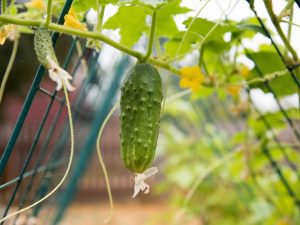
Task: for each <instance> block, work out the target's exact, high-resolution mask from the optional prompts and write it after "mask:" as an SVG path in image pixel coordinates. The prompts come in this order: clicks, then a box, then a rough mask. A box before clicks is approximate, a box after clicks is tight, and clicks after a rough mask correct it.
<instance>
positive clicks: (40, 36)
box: [34, 28, 58, 68]
mask: <svg viewBox="0 0 300 225" xmlns="http://www.w3.org/2000/svg"><path fill="white" fill-rule="evenodd" d="M34 50H35V53H36V55H37V58H38V60H39V62H40V63H41V64H42V65H43V66H45V67H46V68H49V66H50V65H49V60H48V58H51V59H52V60H54V61H55V62H56V63H57V64H58V62H57V58H56V56H55V52H54V49H53V47H52V41H51V37H50V34H49V32H48V30H47V29H45V28H38V29H37V30H36V31H35V33H34Z"/></svg>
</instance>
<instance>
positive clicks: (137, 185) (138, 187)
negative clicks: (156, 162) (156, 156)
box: [132, 167, 158, 198]
mask: <svg viewBox="0 0 300 225" xmlns="http://www.w3.org/2000/svg"><path fill="white" fill-rule="evenodd" d="M157 172H158V169H157V167H151V168H149V169H146V170H145V171H144V173H135V176H134V193H133V195H132V198H134V197H135V196H137V194H138V193H139V192H140V191H143V192H144V194H148V193H149V192H150V186H149V185H148V184H146V183H145V182H144V180H145V179H146V178H148V177H151V176H153V175H154V174H156V173H157Z"/></svg>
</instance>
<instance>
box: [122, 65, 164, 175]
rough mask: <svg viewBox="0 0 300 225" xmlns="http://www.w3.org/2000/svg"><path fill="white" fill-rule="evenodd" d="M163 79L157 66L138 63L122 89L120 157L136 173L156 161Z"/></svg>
mask: <svg viewBox="0 0 300 225" xmlns="http://www.w3.org/2000/svg"><path fill="white" fill-rule="evenodd" d="M162 98H163V95H162V83H161V78H160V75H159V73H158V71H157V69H156V68H155V67H153V66H152V65H151V64H148V63H141V64H137V65H135V66H134V67H133V68H132V70H131V71H130V72H129V74H128V75H127V77H126V79H125V81H124V84H123V86H122V90H121V103H120V104H121V114H120V120H121V135H120V137H121V158H122V161H123V162H124V164H125V166H126V167H127V168H128V169H129V170H130V171H132V172H134V173H142V172H144V171H145V170H146V169H147V168H149V167H150V165H151V164H152V162H153V159H154V155H155V149H156V144H157V137H158V131H159V122H160V113H161V105H162V104H161V103H162Z"/></svg>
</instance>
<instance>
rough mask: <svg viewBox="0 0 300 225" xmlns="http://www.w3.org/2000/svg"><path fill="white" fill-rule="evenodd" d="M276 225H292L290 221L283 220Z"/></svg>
mask: <svg viewBox="0 0 300 225" xmlns="http://www.w3.org/2000/svg"><path fill="white" fill-rule="evenodd" d="M276 225H290V222H289V221H288V219H281V220H279V221H278V222H277V224H276Z"/></svg>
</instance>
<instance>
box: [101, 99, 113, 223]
mask: <svg viewBox="0 0 300 225" xmlns="http://www.w3.org/2000/svg"><path fill="white" fill-rule="evenodd" d="M118 105H119V102H117V103H116V104H115V105H114V106H113V108H112V109H111V111H110V112H109V114H108V115H107V116H106V118H105V120H104V122H103V123H102V125H101V128H100V130H99V133H98V137H97V142H96V143H97V154H98V159H99V163H100V165H101V167H102V171H103V174H104V179H105V183H106V188H107V193H108V198H109V207H110V210H109V214H108V217H107V218H106V219H105V220H104V221H103V222H104V223H107V222H109V221H110V219H111V217H112V214H113V210H114V203H113V198H112V194H111V189H110V184H109V179H108V174H107V170H106V167H105V163H104V161H103V158H102V154H101V147H100V146H101V143H100V141H101V137H102V133H103V130H104V128H105V126H106V124H107V122H108V120H109V119H110V117H111V116H112V114H113V113H114V111H115V110H116V109H117V107H118Z"/></svg>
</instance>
